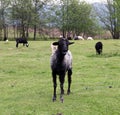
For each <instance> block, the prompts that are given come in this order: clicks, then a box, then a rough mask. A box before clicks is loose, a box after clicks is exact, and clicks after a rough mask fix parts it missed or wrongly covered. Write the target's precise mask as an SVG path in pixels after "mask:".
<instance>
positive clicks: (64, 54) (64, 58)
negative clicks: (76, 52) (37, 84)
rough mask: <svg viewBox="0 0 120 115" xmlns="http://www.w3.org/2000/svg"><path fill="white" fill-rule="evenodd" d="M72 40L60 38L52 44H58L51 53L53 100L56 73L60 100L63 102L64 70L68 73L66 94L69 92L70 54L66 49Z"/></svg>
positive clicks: (54, 98) (54, 97) (54, 96)
mask: <svg viewBox="0 0 120 115" xmlns="http://www.w3.org/2000/svg"><path fill="white" fill-rule="evenodd" d="M73 43H74V42H69V41H68V39H66V38H60V40H59V41H58V42H54V43H53V44H52V45H53V46H58V47H57V50H56V51H55V52H54V53H53V54H52V55H51V70H52V78H53V87H54V92H53V98H52V100H53V102H54V101H55V100H56V87H57V75H59V81H60V89H61V92H60V100H61V102H63V94H64V79H65V75H66V72H67V74H68V90H67V94H70V86H71V75H72V54H71V52H70V51H69V50H68V49H69V45H71V44H73Z"/></svg>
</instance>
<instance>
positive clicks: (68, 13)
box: [61, 0, 97, 36]
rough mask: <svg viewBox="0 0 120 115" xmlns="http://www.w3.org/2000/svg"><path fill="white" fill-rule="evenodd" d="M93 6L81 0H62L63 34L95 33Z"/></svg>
mask: <svg viewBox="0 0 120 115" xmlns="http://www.w3.org/2000/svg"><path fill="white" fill-rule="evenodd" d="M91 11H92V7H91V6H90V5H89V4H87V3H86V2H79V0H67V1H65V0H62V9H61V13H62V14H61V19H62V21H61V22H62V30H63V35H65V34H66V33H68V32H72V33H73V34H77V35H79V34H81V33H82V34H83V36H84V35H85V34H93V32H94V30H95V27H97V26H96V20H95V18H93V16H92V13H91Z"/></svg>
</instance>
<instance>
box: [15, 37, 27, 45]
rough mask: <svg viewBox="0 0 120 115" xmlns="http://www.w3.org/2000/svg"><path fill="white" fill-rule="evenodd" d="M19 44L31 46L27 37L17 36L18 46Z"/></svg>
mask: <svg viewBox="0 0 120 115" xmlns="http://www.w3.org/2000/svg"><path fill="white" fill-rule="evenodd" d="M19 44H23V46H25V45H26V47H28V46H29V44H28V41H27V39H25V38H17V39H16V47H18V45H19Z"/></svg>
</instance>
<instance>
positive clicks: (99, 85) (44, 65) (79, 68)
mask: <svg viewBox="0 0 120 115" xmlns="http://www.w3.org/2000/svg"><path fill="white" fill-rule="evenodd" d="M51 42H52V41H37V42H35V41H31V42H29V44H30V45H29V47H28V48H27V47H23V46H22V45H20V46H19V48H16V47H15V42H14V41H10V42H8V43H4V42H0V115H57V114H59V115H120V103H119V102H120V41H119V40H102V42H103V44H104V47H103V54H102V55H100V56H99V55H96V52H95V48H94V45H95V43H96V42H97V40H96V41H75V44H74V45H71V46H70V50H71V52H72V54H73V76H72V87H71V90H72V93H71V95H69V96H68V95H66V92H65V95H64V103H60V100H59V96H60V95H59V91H60V88H59V80H57V81H58V87H57V101H56V102H52V93H53V84H52V77H51V70H50V64H49V63H50V62H49V61H50V55H51V49H50V44H51ZM64 86H65V91H66V90H67V77H66V80H65V84H64Z"/></svg>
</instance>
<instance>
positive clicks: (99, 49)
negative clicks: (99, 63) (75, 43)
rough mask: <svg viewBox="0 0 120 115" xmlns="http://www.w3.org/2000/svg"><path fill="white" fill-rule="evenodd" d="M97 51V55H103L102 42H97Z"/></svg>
mask: <svg viewBox="0 0 120 115" xmlns="http://www.w3.org/2000/svg"><path fill="white" fill-rule="evenodd" d="M95 49H96V54H99V55H100V54H101V53H102V49H103V44H102V42H97V43H96V44H95Z"/></svg>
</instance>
